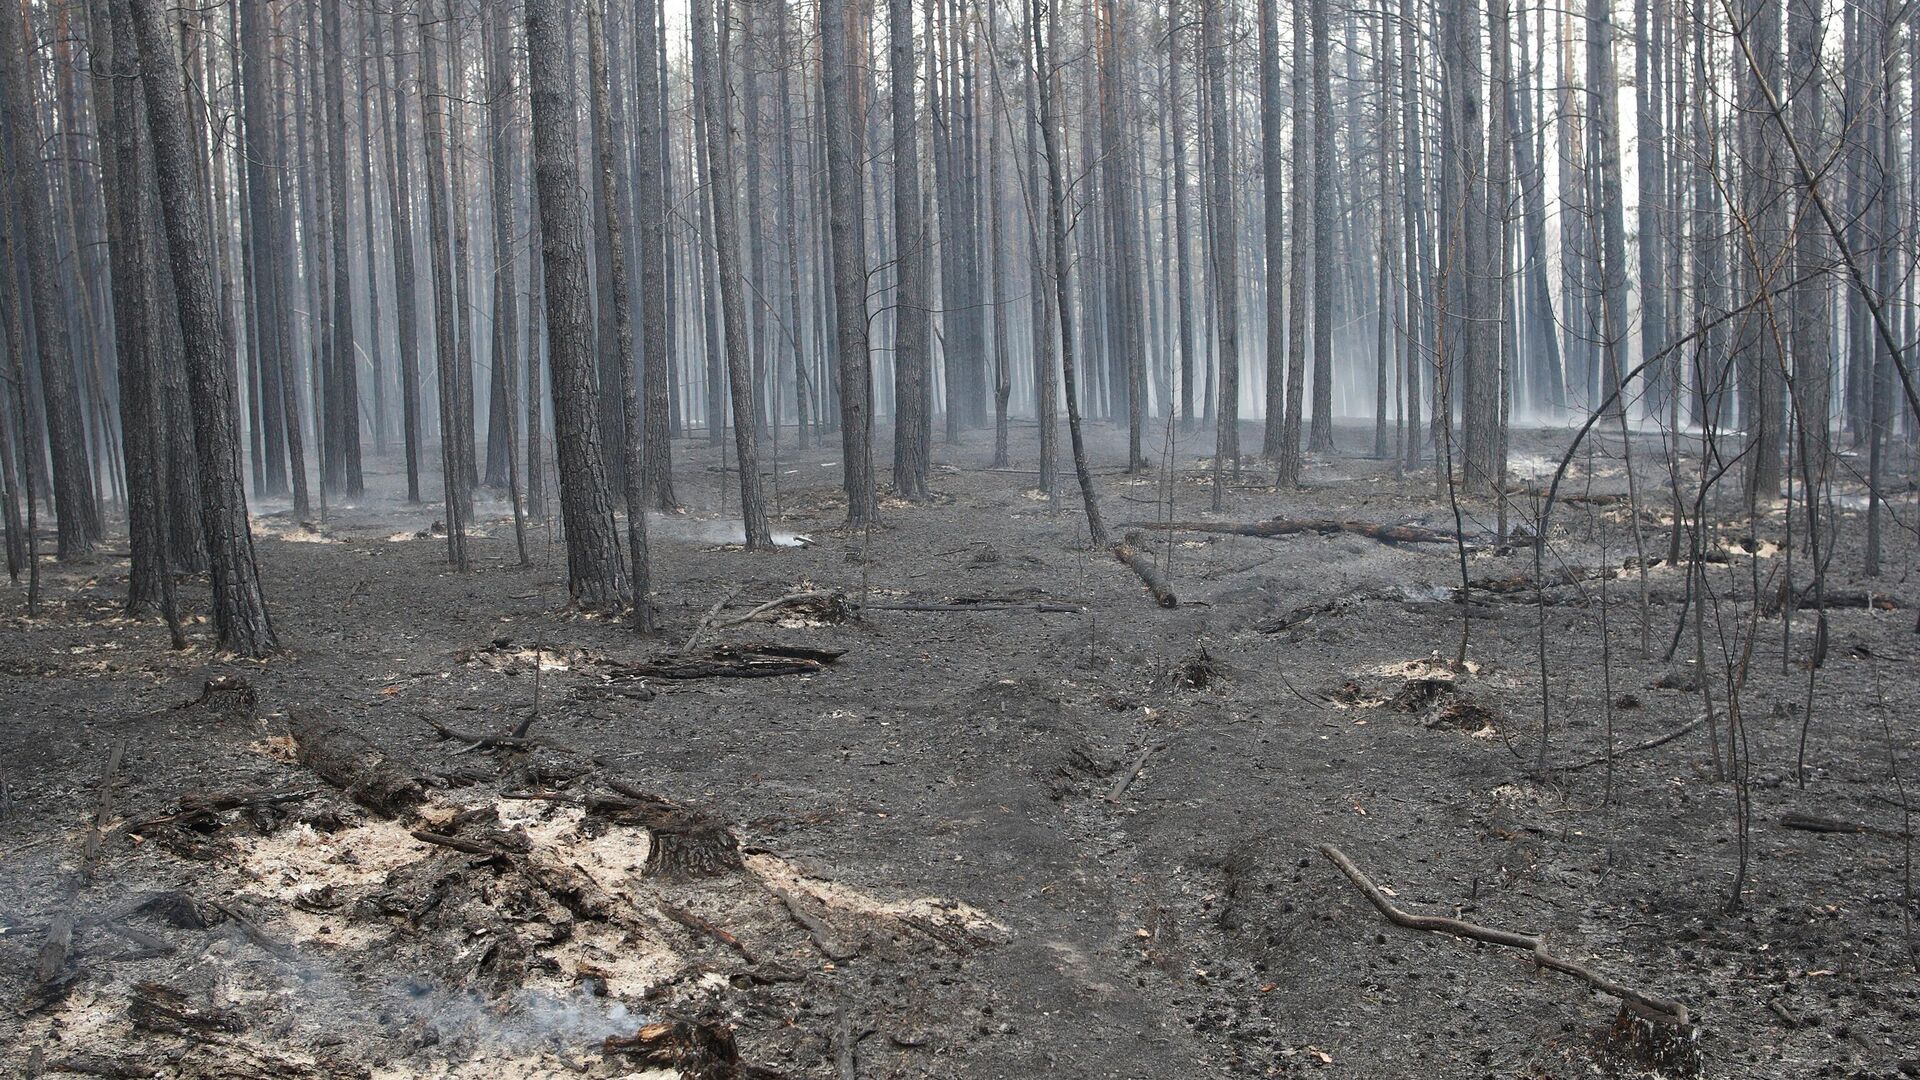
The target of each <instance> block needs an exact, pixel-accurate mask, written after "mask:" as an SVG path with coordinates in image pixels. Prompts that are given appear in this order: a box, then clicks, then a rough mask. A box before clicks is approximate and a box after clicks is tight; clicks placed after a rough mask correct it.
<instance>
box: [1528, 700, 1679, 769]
mask: <svg viewBox="0 0 1920 1080" xmlns="http://www.w3.org/2000/svg"><path fill="white" fill-rule="evenodd" d="M1706 722H1707V718H1706V715H1705V714H1704V713H1703V714H1701V715H1699V716H1696V717H1694V718H1693V719H1692V720H1689V721H1688V722H1686V723H1684V724H1682V725H1680V726H1679V727H1677V728H1675V729H1673V730H1672V731H1669V732H1667V733H1666V734H1665V735H1656V736H1654V737H1653V738H1651V739H1647V740H1645V741H1643V742H1637V743H1634V744H1633V745H1632V746H1624V747H1621V748H1620V749H1618V750H1615V751H1614V752H1613V753H1611V754H1601V755H1599V756H1597V757H1590V758H1588V759H1586V760H1585V761H1577V762H1574V763H1573V764H1572V765H1562V766H1560V771H1561V772H1579V771H1580V770H1582V769H1591V768H1593V767H1594V766H1595V765H1605V764H1606V763H1607V762H1609V761H1618V760H1619V759H1621V758H1622V757H1625V756H1626V755H1628V754H1638V753H1640V752H1642V751H1645V750H1653V749H1656V748H1658V747H1662V746H1665V745H1667V744H1668V743H1670V742H1672V741H1674V740H1675V739H1678V738H1680V737H1682V736H1684V735H1686V734H1688V733H1690V732H1692V731H1694V730H1695V729H1696V728H1698V727H1699V726H1700V725H1701V724H1704V723H1706Z"/></svg>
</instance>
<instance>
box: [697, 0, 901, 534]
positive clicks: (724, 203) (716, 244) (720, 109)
mask: <svg viewBox="0 0 1920 1080" xmlns="http://www.w3.org/2000/svg"><path fill="white" fill-rule="evenodd" d="M693 20H694V23H693V47H694V50H695V51H696V52H697V53H700V54H702V55H704V56H705V57H706V65H705V75H704V78H702V79H701V80H700V85H699V87H697V88H696V90H697V92H698V93H699V94H700V95H701V96H702V97H703V98H704V99H705V101H706V111H707V139H706V145H705V146H704V147H703V150H704V153H705V159H706V167H707V168H706V171H707V175H708V176H709V177H711V178H713V180H714V181H715V183H714V184H713V195H714V197H713V255H714V261H715V265H716V266H717V268H718V270H719V277H720V297H719V301H720V314H721V322H722V324H723V328H724V330H725V332H726V337H727V389H728V393H729V396H730V397H731V399H732V403H733V447H734V452H735V454H736V455H737V463H738V465H739V468H740V517H741V522H742V525H743V528H744V531H745V537H746V544H747V547H748V548H749V549H753V548H765V547H772V546H773V534H772V532H771V530H770V529H769V528H768V525H767V505H766V498H765V496H764V495H763V494H762V492H761V485H760V451H759V446H758V443H757V438H756V435H755V431H754V429H755V428H756V427H757V426H758V425H756V424H755V423H754V413H755V406H754V393H753V391H754V386H753V357H752V346H751V345H750V343H749V342H748V340H747V298H746V296H745V295H744V293H745V291H746V278H745V276H744V274H743V272H742V267H741V262H740V228H739V224H738V222H737V221H736V220H735V211H734V200H733V191H734V182H735V179H736V178H735V175H734V158H733V136H732V124H731V122H730V119H729V116H728V113H727V101H728V100H729V97H730V95H729V93H728V91H727V85H726V82H727V63H726V59H725V56H724V54H723V53H722V52H721V50H720V49H719V47H718V45H717V44H716V41H715V33H716V26H715V20H714V17H713V11H712V6H711V0H695V6H694V9H693ZM722 25H724V23H723V24H722ZM853 280H854V283H855V287H856V288H862V287H863V286H864V284H865V282H866V276H865V275H864V274H859V275H856V276H855V277H854V279H853ZM863 291H864V290H863ZM865 327H866V321H865V312H864V310H863V311H862V313H861V317H860V321H859V329H860V332H861V341H862V342H864V341H865ZM864 359H865V354H864V352H863V353H862V360H863V364H862V365H860V370H861V371H863V372H864V370H865V367H864ZM862 397H863V398H864V395H862ZM863 424H864V422H863ZM860 430H861V431H862V432H863V433H864V432H865V427H864V426H862V427H861V429H860ZM864 445H865V444H864V443H862V451H863V452H864ZM862 460H863V461H864V458H863V459H862ZM846 470H847V475H848V476H849V477H852V476H853V475H855V473H856V471H857V470H856V466H855V461H854V458H853V450H852V447H851V446H849V448H848V455H847V462H846ZM867 488H868V490H867V493H866V496H865V498H866V500H867V501H868V502H871V501H872V483H871V480H870V479H869V481H868V485H867ZM848 513H849V515H852V514H853V511H852V510H851V509H849V511H848ZM855 520H864V519H863V518H856V519H855Z"/></svg>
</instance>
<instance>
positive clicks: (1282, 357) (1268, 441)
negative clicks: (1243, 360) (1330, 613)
mask: <svg viewBox="0 0 1920 1080" xmlns="http://www.w3.org/2000/svg"><path fill="white" fill-rule="evenodd" d="M1276 7H1277V5H1276V4H1275V2H1274V0H1260V163H1261V166H1262V168H1261V174H1262V179H1263V182H1264V187H1263V190H1264V191H1265V193H1266V200H1265V210H1264V214H1263V217H1262V219H1261V225H1262V234H1263V236H1262V238H1263V239H1264V240H1265V242H1266V266H1267V274H1266V280H1267V304H1266V307H1267V407H1266V414H1267V425H1266V434H1265V436H1264V438H1263V439H1262V445H1261V452H1262V453H1264V454H1265V455H1266V456H1267V457H1269V458H1271V459H1273V460H1274V461H1276V462H1278V463H1279V466H1280V474H1279V486H1280V487H1282V488H1287V487H1291V486H1294V485H1296V484H1298V483H1299V482H1300V455H1299V450H1298V448H1297V447H1296V448H1295V449H1294V451H1293V452H1292V453H1291V454H1290V453H1288V451H1287V444H1286V435H1285V433H1286V423H1287V420H1286V415H1287V394H1286V390H1287V376H1286V365H1287V319H1286V305H1285V304H1284V302H1283V300H1284V297H1283V295H1282V290H1281V284H1280V283H1281V277H1280V274H1281V267H1282V266H1283V265H1284V261H1285V258H1286V241H1287V214H1286V202H1285V200H1286V189H1285V184H1284V179H1285V176H1286V155H1284V154H1282V153H1281V149H1280V137H1281V136H1280V127H1281V125H1282V124H1283V123H1284V122H1285V121H1284V120H1283V119H1282V113H1283V111H1284V110H1283V109H1282V107H1281V104H1280V20H1279V13H1278V12H1277V11H1276V10H1275V9H1276Z"/></svg>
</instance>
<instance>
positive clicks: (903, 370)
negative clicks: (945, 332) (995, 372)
mask: <svg viewBox="0 0 1920 1080" xmlns="http://www.w3.org/2000/svg"><path fill="white" fill-rule="evenodd" d="M887 12H888V32H889V34H890V37H891V45H892V53H891V55H892V64H893V67H892V78H890V79H889V80H888V81H889V82H891V83H892V86H893V89H892V94H893V243H894V250H895V252H896V256H895V259H894V265H895V267H896V271H895V272H896V273H897V275H898V282H899V284H898V289H897V291H898V295H897V297H896V298H895V301H894V312H895V316H894V330H893V400H894V416H893V487H894V490H895V491H896V492H898V493H899V495H900V497H901V498H903V499H925V498H926V497H927V466H928V464H929V463H930V462H929V460H928V447H927V445H926V444H927V443H928V442H929V441H930V440H931V438H932V431H933V428H932V418H931V416H930V415H929V413H930V408H929V403H928V390H929V374H930V366H931V365H930V363H929V359H928V352H927V322H928V317H927V272H926V267H927V257H926V246H927V245H926V221H925V219H924V218H923V217H922V215H921V206H920V127H919V121H918V119H917V117H916V115H915V111H914V108H915V107H914V102H913V87H914V79H913V76H914V73H915V72H916V71H917V70H918V68H917V67H916V66H915V64H914V59H913V0H888V5H887ZM949 408H951V405H949Z"/></svg>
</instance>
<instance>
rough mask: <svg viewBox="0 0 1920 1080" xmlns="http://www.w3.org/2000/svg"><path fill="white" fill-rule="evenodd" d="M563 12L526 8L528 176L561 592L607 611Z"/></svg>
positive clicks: (615, 547) (608, 583)
mask: <svg viewBox="0 0 1920 1080" xmlns="http://www.w3.org/2000/svg"><path fill="white" fill-rule="evenodd" d="M562 7H563V5H562V4H560V3H559V0H527V2H526V19H527V60H528V63H527V72H528V84H529V86H530V88H531V90H532V94H533V170H534V183H535V185H536V193H537V195H538V199H539V205H540V252H541V261H542V262H543V263H544V265H545V271H546V277H545V280H544V284H543V290H544V292H545V295H546V322H547V346H548V352H549V364H550V365H551V368H552V372H551V381H552V384H553V414H554V416H553V426H554V439H555V441H556V443H557V444H558V447H559V454H560V512H561V515H562V517H563V519H564V521H565V526H566V534H567V587H568V591H569V592H570V593H571V594H572V596H573V599H574V601H575V602H576V603H578V604H579V605H581V606H582V607H588V608H600V609H607V608H616V607H618V606H620V604H621V603H622V602H623V600H624V599H625V594H626V582H625V581H624V579H623V578H622V576H621V572H620V546H619V545H620V541H619V534H618V533H617V532H616V531H615V529H614V523H613V500H612V496H611V495H610V493H609V491H608V488H607V474H606V468H605V465H604V463H603V461H602V460H601V450H600V430H599V423H598V419H597V417H596V416H595V407H594V387H593V324H592V315H591V314H590V313H589V311H588V304H587V238H586V234H585V226H586V214H585V208H584V207H583V206H582V205H581V199H580V183H579V176H580V161H579V151H578V149H577V148H576V146H575V144H574V140H573V122H572V117H573V114H574V111H575V105H576V101H575V97H574V93H573V83H572V79H571V77H570V75H569V72H568V64H567V47H566V40H565V39H566V33H567V30H566V23H565V20H564V14H563V11H562Z"/></svg>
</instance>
